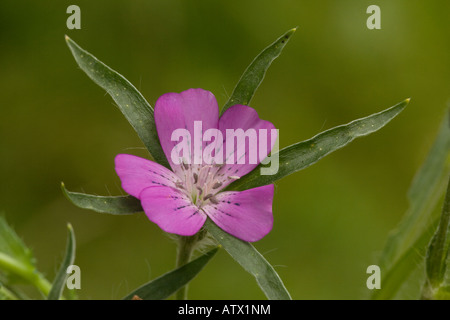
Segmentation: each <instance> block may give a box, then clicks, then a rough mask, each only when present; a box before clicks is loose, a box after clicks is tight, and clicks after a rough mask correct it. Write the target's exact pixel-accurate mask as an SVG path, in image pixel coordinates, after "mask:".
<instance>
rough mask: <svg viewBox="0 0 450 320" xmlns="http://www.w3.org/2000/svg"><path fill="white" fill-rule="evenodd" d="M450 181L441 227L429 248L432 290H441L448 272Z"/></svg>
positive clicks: (428, 266)
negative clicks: (440, 287)
mask: <svg viewBox="0 0 450 320" xmlns="http://www.w3.org/2000/svg"><path fill="white" fill-rule="evenodd" d="M449 227H450V180H449V183H448V187H447V195H446V197H445V201H444V207H443V208H442V214H441V219H440V221H439V226H438V228H437V230H436V233H435V234H434V236H433V238H432V239H431V242H430V245H429V247H428V251H427V256H426V259H425V262H426V272H427V277H428V281H427V282H428V283H429V285H430V286H431V287H432V288H435V289H437V288H439V286H440V285H441V284H442V281H443V280H444V275H445V271H446V260H447V255H448V241H449V239H450V237H448V233H449V231H450V229H449Z"/></svg>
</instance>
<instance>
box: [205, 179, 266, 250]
mask: <svg viewBox="0 0 450 320" xmlns="http://www.w3.org/2000/svg"><path fill="white" fill-rule="evenodd" d="M273 192H274V185H273V184H271V185H267V186H262V187H258V188H254V189H249V190H245V191H240V192H238V191H227V192H221V193H219V194H217V195H216V196H215V198H216V200H217V201H218V202H219V203H218V204H212V203H211V204H209V205H207V206H205V207H204V211H205V213H206V214H207V215H208V216H209V217H210V218H211V220H213V221H214V222H215V223H216V224H217V225H218V226H219V227H220V228H221V229H223V230H224V231H226V232H228V233H229V234H231V235H233V236H235V237H237V238H239V239H241V240H244V241H249V242H254V241H258V240H260V239H261V238H263V237H264V236H265V235H267V234H268V233H269V232H270V230H272V226H273V215H272V200H273Z"/></svg>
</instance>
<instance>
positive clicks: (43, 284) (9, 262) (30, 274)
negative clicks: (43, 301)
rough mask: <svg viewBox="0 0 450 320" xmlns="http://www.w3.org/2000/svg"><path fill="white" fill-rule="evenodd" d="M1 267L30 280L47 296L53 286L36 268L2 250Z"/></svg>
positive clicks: (0, 255) (0, 253)
mask: <svg viewBox="0 0 450 320" xmlns="http://www.w3.org/2000/svg"><path fill="white" fill-rule="evenodd" d="M0 269H2V270H5V271H7V272H10V273H13V274H15V275H17V276H19V277H21V278H22V279H24V280H26V281H28V282H30V283H31V284H32V285H34V286H35V287H36V288H38V289H39V290H40V291H41V292H42V293H43V294H44V295H45V296H47V295H48V294H49V292H50V289H51V287H52V285H51V283H50V282H49V281H48V280H47V279H45V278H44V276H43V275H42V274H40V273H39V272H37V271H36V269H34V268H30V267H29V266H26V265H24V264H23V263H21V262H20V261H17V260H16V259H14V258H11V257H10V256H8V255H6V254H4V253H2V252H0Z"/></svg>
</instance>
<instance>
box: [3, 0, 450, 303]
mask: <svg viewBox="0 0 450 320" xmlns="http://www.w3.org/2000/svg"><path fill="white" fill-rule="evenodd" d="M70 4H76V5H78V6H80V8H81V30H68V29H67V27H66V19H67V18H68V16H69V15H68V14H67V13H66V8H67V7H68V6H69V5H70ZM371 4H376V5H379V6H380V8H381V27H382V29H381V30H369V29H368V28H367V27H366V20H367V18H368V17H369V15H368V14H366V9H367V7H368V6H369V5H371ZM449 12H450V3H449V2H445V1H420V0H396V1H381V0H379V1H362V0H341V1H334V0H327V1H293V0H291V1H285V0H280V1H276V2H274V1H269V0H265V1H262V0H251V1H208V0H194V1H182V0H178V1H172V0H158V1H155V0H151V1H144V0H134V1H126V0H117V1H61V0H60V1H50V0H41V1H20V0H18V1H12V0H3V1H1V2H0V74H1V77H0V92H1V102H0V105H1V107H0V108H1V109H0V121H1V126H0V145H1V149H0V152H1V157H0V176H1V182H0V211H2V212H4V213H5V214H6V217H7V219H8V221H9V222H10V223H11V224H12V225H13V226H14V227H15V229H16V231H17V232H18V234H19V235H21V236H22V237H23V239H24V240H25V242H26V243H27V244H28V245H29V246H30V247H31V248H32V249H33V252H34V253H35V256H36V257H37V259H38V268H39V269H40V270H41V271H42V272H44V273H45V274H46V275H47V277H48V278H49V279H53V277H54V275H55V272H56V270H57V268H58V266H59V263H60V261H61V259H62V257H63V252H64V248H65V241H66V223H67V222H71V223H72V224H73V226H74V230H75V233H76V236H77V242H78V247H77V257H76V264H77V265H78V266H80V268H81V272H82V273H81V281H82V289H81V290H79V291H78V293H79V297H80V298H83V299H117V298H121V297H123V296H124V295H125V294H126V293H128V292H129V291H130V290H132V289H134V288H135V287H137V286H139V285H140V284H142V283H144V282H146V281H148V280H150V279H152V278H154V277H157V276H159V275H161V274H162V273H165V272H167V271H169V270H171V269H172V268H173V267H174V264H175V253H176V246H175V244H174V243H173V241H172V240H170V239H169V237H167V235H165V234H163V232H162V231H161V230H160V229H159V228H158V227H156V225H154V224H152V223H151V222H149V221H148V219H147V218H146V216H145V215H144V214H139V215H134V216H123V217H117V216H109V215H102V214H96V213H93V212H90V211H85V210H82V209H79V208H77V207H75V206H73V205H72V204H71V203H69V201H68V200H66V199H65V198H64V196H63V195H62V193H61V191H60V183H61V181H64V183H65V184H66V186H67V188H68V189H69V190H72V191H80V192H81V191H83V192H87V193H94V194H99V195H119V194H123V191H122V190H121V187H120V181H119V179H118V177H117V176H116V174H115V171H114V162H113V160H114V157H115V155H116V154H118V153H124V152H127V153H132V154H136V155H139V156H143V157H146V156H147V153H146V151H145V150H144V149H143V145H142V144H141V142H140V141H139V139H138V137H137V135H136V134H135V133H134V131H133V129H132V128H131V126H129V124H128V123H127V121H126V120H125V118H124V117H123V116H122V114H121V113H120V112H119V111H118V109H116V108H115V106H114V105H113V102H112V100H111V98H110V97H109V96H107V95H106V94H105V92H104V91H103V90H102V89H101V88H100V87H97V86H96V85H95V84H94V83H93V82H92V81H91V80H90V79H89V78H88V77H87V76H86V75H85V74H84V73H83V72H82V71H81V70H80V69H79V68H78V67H77V65H76V63H75V61H74V59H73V57H72V56H71V53H70V51H69V49H68V48H67V46H66V44H65V41H64V35H65V34H68V35H69V36H70V37H71V38H72V39H73V40H74V41H76V42H77V43H78V44H80V45H81V46H82V47H83V48H85V49H86V50H88V51H90V52H91V53H93V54H94V55H95V56H97V57H98V58H99V59H100V60H102V61H103V62H105V63H106V64H108V65H109V66H111V67H112V68H114V69H115V70H117V71H118V72H120V73H122V74H123V75H124V76H125V77H126V78H127V79H128V80H130V81H131V82H132V83H133V84H134V85H135V86H136V87H137V88H138V89H140V91H141V92H142V94H143V95H144V96H145V97H146V98H147V100H148V101H149V102H150V103H151V104H152V105H154V102H155V101H156V99H157V98H158V97H159V96H160V95H162V94H164V93H166V92H180V91H182V90H186V89H188V88H196V87H199V88H204V89H207V90H210V91H212V92H213V93H214V94H215V95H216V98H217V100H218V102H219V105H222V104H224V103H225V102H226V100H227V97H228V96H229V94H231V92H232V89H233V87H234V85H235V83H236V82H237V81H238V79H239V77H240V75H241V73H242V72H243V70H244V69H245V67H246V66H247V65H248V64H249V63H250V62H251V60H252V59H253V58H254V57H255V55H256V54H257V53H258V52H259V51H260V50H262V49H263V48H264V47H266V46H267V45H268V44H270V43H271V42H272V41H273V40H275V39H276V38H277V37H278V36H280V35H281V34H283V33H284V32H285V31H286V30H288V29H290V28H293V27H295V26H298V27H299V28H298V30H297V32H296V34H295V35H294V37H293V38H292V39H291V41H290V42H289V44H288V45H287V47H286V48H285V50H284V52H283V53H282V55H281V56H280V58H278V59H277V60H276V61H275V62H274V64H273V65H272V67H271V68H270V69H269V72H268V74H267V76H266V79H265V81H264V83H263V84H262V85H261V87H260V88H259V90H258V92H257V94H256V96H255V97H254V100H252V103H251V105H252V106H253V107H255V108H256V109H257V110H258V112H259V114H260V116H261V118H263V119H268V120H270V121H272V122H273V123H274V124H275V125H276V126H277V127H278V128H279V129H280V145H281V147H284V146H287V145H290V144H292V143H295V142H297V141H300V140H305V139H308V138H310V137H312V136H313V135H315V134H317V133H318V132H320V131H322V130H325V129H328V128H331V127H333V126H336V125H339V124H343V123H347V122H349V121H351V120H353V119H356V118H360V117H363V116H367V115H369V114H372V113H375V112H378V111H381V110H383V109H385V108H387V107H390V106H392V105H394V104H395V103H397V102H400V101H401V100H403V99H405V98H408V97H411V103H410V105H409V106H408V107H407V109H406V110H405V111H404V112H403V113H402V114H400V116H399V117H398V118H396V119H394V120H393V121H392V122H391V123H389V124H388V125H387V126H386V127H385V128H383V129H382V130H381V131H379V132H377V133H375V134H373V135H371V136H369V137H366V138H362V139H358V140H356V141H355V142H353V143H352V144H351V145H349V146H348V147H346V148H344V149H342V150H339V151H338V152H335V153H333V154H331V155H330V156H328V157H326V158H325V159H323V160H321V161H320V162H319V163H317V164H315V165H314V166H312V167H310V168H308V169H306V170H303V171H300V172H298V173H296V174H294V175H291V176H289V177H287V178H285V179H283V180H281V181H280V182H278V183H277V184H276V194H275V201H274V216H275V225H274V229H273V231H272V232H271V233H270V234H269V235H268V236H267V237H266V238H264V239H263V240H261V241H260V242H258V243H256V244H255V245H256V247H257V248H258V250H260V251H261V252H262V253H263V254H265V257H266V258H267V259H268V260H269V261H270V262H271V263H272V264H274V265H275V268H276V270H277V271H278V272H279V274H280V276H281V278H282V279H283V280H284V282H285V284H286V286H287V288H288V290H289V291H290V292H291V294H292V296H293V298H294V299H360V298H365V297H367V296H368V294H369V292H368V291H369V290H368V289H367V288H366V285H365V284H366V279H367V277H368V275H367V274H366V268H367V266H369V265H371V264H376V263H377V257H378V254H379V253H380V251H381V249H382V248H383V245H384V242H385V240H386V237H387V235H388V232H389V231H390V230H391V229H392V228H394V227H395V226H396V224H397V223H398V221H399V220H400V219H401V217H402V215H403V213H404V212H405V210H406V209H407V201H406V192H407V189H408V186H409V184H410V182H411V180H412V178H413V176H414V173H415V171H416V170H417V169H418V168H419V166H420V164H421V163H422V161H423V160H424V158H425V155H426V154H427V152H428V150H429V147H430V145H431V143H432V141H433V139H434V136H435V134H436V133H437V128H438V125H439V124H440V122H441V119H442V117H443V115H444V110H445V107H446V104H447V101H448V100H449V98H450V90H449V84H450V60H449V53H450V29H449V28H448V13H449ZM189 296H190V298H192V299H259V298H264V295H263V294H262V293H261V292H260V290H259V288H258V287H257V285H256V283H255V281H254V279H253V278H252V277H251V276H250V275H248V274H247V273H246V272H245V271H243V270H242V269H241V268H240V266H239V265H237V264H236V263H235V262H234V261H233V260H232V259H231V258H230V257H229V256H228V255H227V253H226V252H225V251H224V250H222V251H221V252H219V254H218V255H217V256H216V258H215V259H213V260H212V261H211V262H210V264H209V265H208V266H207V267H206V268H205V270H204V271H203V272H202V273H201V274H200V275H199V276H198V277H197V278H196V279H195V280H194V281H193V282H192V283H191V285H190V289H189Z"/></svg>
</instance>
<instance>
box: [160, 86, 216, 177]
mask: <svg viewBox="0 0 450 320" xmlns="http://www.w3.org/2000/svg"><path fill="white" fill-rule="evenodd" d="M194 121H201V126H202V130H201V131H200V135H197V138H198V141H199V142H198V143H199V146H201V150H200V151H201V152H202V151H203V150H204V148H205V146H206V143H205V142H203V141H202V140H201V139H202V135H203V133H204V132H205V131H206V130H208V129H211V128H215V129H217V128H218V121H219V107H218V105H217V101H216V98H215V97H214V95H213V94H212V93H211V92H209V91H206V90H203V89H189V90H186V91H183V92H181V93H167V94H164V95H162V96H161V97H160V98H159V99H158V100H157V101H156V104H155V123H156V129H157V131H158V136H159V140H160V142H161V146H162V148H163V150H164V154H165V155H166V158H167V160H168V161H169V163H170V165H171V167H172V169H173V170H174V172H175V173H179V172H178V168H179V165H177V164H174V163H173V161H172V159H171V154H172V150H173V148H174V147H175V146H176V145H177V144H178V141H171V137H172V133H173V132H174V131H175V130H176V129H187V130H188V131H189V133H190V135H191V139H192V140H191V143H190V155H189V156H190V157H188V158H189V159H186V160H187V161H190V163H193V162H194V143H195V141H194ZM180 139H181V138H180ZM197 154H199V153H198V152H197Z"/></svg>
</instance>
